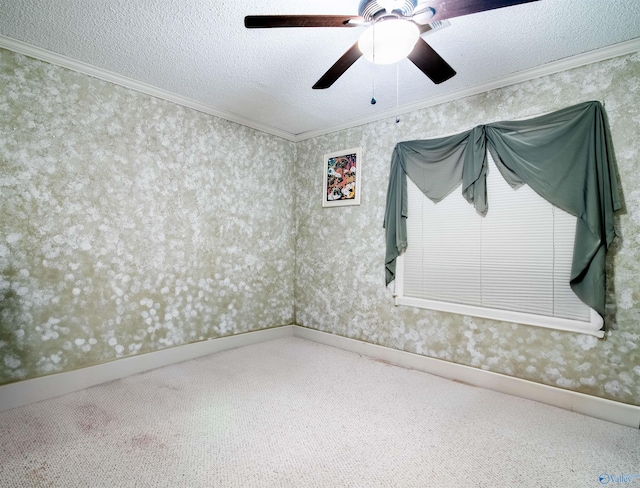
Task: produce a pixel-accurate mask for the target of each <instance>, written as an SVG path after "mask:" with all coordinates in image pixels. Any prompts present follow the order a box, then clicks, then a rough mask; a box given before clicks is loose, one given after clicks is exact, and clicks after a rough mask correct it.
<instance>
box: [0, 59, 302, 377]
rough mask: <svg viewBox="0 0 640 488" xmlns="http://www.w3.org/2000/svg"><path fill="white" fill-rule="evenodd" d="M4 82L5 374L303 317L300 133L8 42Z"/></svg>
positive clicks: (1, 357) (0, 207)
mask: <svg viewBox="0 0 640 488" xmlns="http://www.w3.org/2000/svg"><path fill="white" fill-rule="evenodd" d="M0 86H2V89H0V221H1V225H0V384H3V383H7V382H11V381H15V380H20V379H25V378H32V377H36V376H41V375H43V374H47V373H54V372H61V371H68V370H71V369H75V368H79V367H83V366H87V365H93V364H98V363H102V362H105V361H109V360H112V359H116V358H121V357H125V356H129V355H133V354H139V353H143V352H147V351H153V350H158V349H162V348H165V347H169V346H175V345H179V344H185V343H188V342H193V341H198V340H202V339H206V338H210V337H219V336H225V335H231V334H237V333H241V332H245V331H249V330H254V329H262V328H266V327H273V326H279V325H286V324H291V323H292V322H293V318H294V305H293V285H294V280H293V273H294V253H293V249H294V230H295V229H294V226H293V223H292V222H293V204H294V196H293V194H294V189H295V185H294V181H293V179H292V178H290V177H289V175H288V174H287V173H288V172H287V171H286V168H292V167H293V165H294V164H295V157H294V155H295V145H294V144H293V143H290V142H287V141H284V140H282V139H279V138H277V137H273V136H269V135H266V134H263V133H260V132H257V131H254V130H252V129H248V128H246V127H242V126H240V125H236V124H233V123H230V122H227V121H224V120H221V119H218V118H215V117H212V116H209V115H205V114H202V113H199V112H196V111H193V110H190V109H186V108H184V107H180V106H177V105H174V104H171V103H168V102H164V101H161V100H158V99H155V98H153V97H149V96H146V95H143V94H140V93H136V92H134V91H131V90H127V89H125V88H122V87H119V86H116V85H113V84H110V83H106V82H102V81H99V80H96V79H93V78H90V77H87V76H84V75H82V74H79V73H75V72H72V71H69V70H65V69H62V68H59V67H56V66H52V65H49V64H47V63H43V62H39V61H35V60H33V59H30V58H26V57H24V56H20V55H17V54H14V53H12V52H9V51H5V50H0Z"/></svg>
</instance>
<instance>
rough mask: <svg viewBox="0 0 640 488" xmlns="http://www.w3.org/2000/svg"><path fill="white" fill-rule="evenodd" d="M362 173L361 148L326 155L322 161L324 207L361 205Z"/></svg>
mask: <svg viewBox="0 0 640 488" xmlns="http://www.w3.org/2000/svg"><path fill="white" fill-rule="evenodd" d="M361 171H362V148H361V147H353V148H350V149H343V150H341V151H334V152H331V153H327V154H325V155H324V157H323V159H322V173H323V178H322V180H323V192H322V206H323V207H342V206H347V205H360V193H361V191H362V177H361V174H362V173H361Z"/></svg>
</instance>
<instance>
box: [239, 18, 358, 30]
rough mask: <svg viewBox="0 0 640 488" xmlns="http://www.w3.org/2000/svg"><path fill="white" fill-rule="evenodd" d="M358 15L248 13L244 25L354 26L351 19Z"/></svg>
mask: <svg viewBox="0 0 640 488" xmlns="http://www.w3.org/2000/svg"><path fill="white" fill-rule="evenodd" d="M359 18H360V17H358V16H353V15H351V16H346V15H247V16H246V17H245V18H244V26H245V27H246V28H247V29H268V28H275V27H354V26H355V25H356V24H353V23H350V22H349V21H350V20H354V19H359Z"/></svg>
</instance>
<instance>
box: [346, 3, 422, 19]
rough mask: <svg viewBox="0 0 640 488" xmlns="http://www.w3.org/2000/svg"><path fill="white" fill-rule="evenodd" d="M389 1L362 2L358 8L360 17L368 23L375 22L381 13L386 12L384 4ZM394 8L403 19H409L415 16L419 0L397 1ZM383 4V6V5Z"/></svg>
mask: <svg viewBox="0 0 640 488" xmlns="http://www.w3.org/2000/svg"><path fill="white" fill-rule="evenodd" d="M388 3H389V0H386V1H385V0H362V1H361V2H360V6H359V7H358V15H359V16H360V17H362V18H363V19H364V20H365V21H366V22H371V21H372V20H374V19H375V18H376V17H377V16H378V15H379V14H380V13H381V12H383V13H384V12H385V11H386V8H385V7H384V6H383V5H384V4H388ZM394 3H395V5H394V6H393V11H394V12H397V13H398V14H400V15H402V16H403V17H409V16H410V15H411V14H413V11H414V9H415V8H416V5H417V4H418V2H417V0H396V1H395V2H394ZM381 4H383V5H381Z"/></svg>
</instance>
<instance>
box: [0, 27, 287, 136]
mask: <svg viewBox="0 0 640 488" xmlns="http://www.w3.org/2000/svg"><path fill="white" fill-rule="evenodd" d="M0 48H4V49H8V50H10V51H13V52H16V53H18V54H24V55H25V56H29V57H31V58H35V59H38V60H40V61H46V62H47V63H50V64H54V65H56V66H61V67H63V68H67V69H70V70H72V71H77V72H78V73H82V74H85V75H88V76H91V77H93V78H98V79H99V80H103V81H108V82H110V83H113V84H115V85H120V86H123V87H125V88H129V89H131V90H135V91H137V92H140V93H144V94H146V95H151V96H152V97H155V98H159V99H161V100H166V101H167V102H172V103H175V104H177V105H182V106H183V107H187V108H191V109H193V110H197V111H198V112H203V113H205V114H209V115H213V116H215V117H219V118H221V119H225V120H228V121H229V122H235V123H236V124H240V125H244V126H245V127H249V128H251V129H255V130H258V131H261V132H266V133H267V134H271V135H274V136H277V137H281V138H282V139H287V140H289V141H292V142H295V141H296V136H295V135H294V134H291V133H290V132H286V131H283V130H279V129H276V128H275V127H271V126H269V125H266V124H261V123H259V122H256V121H253V120H250V119H247V118H245V117H242V116H240V115H236V114H233V113H229V112H223V111H220V110H217V109H215V108H213V107H211V106H209V105H206V104H203V103H200V102H197V101H195V100H192V99H190V98H187V97H183V96H181V95H177V94H175V93H172V92H169V91H167V90H163V89H161V88H157V87H155V86H152V85H149V84H147V83H143V82H141V81H137V80H134V79H131V78H127V77H126V76H122V75H119V74H117V73H113V72H112V71H108V70H106V69H102V68H97V67H95V66H92V65H90V64H88V63H84V62H82V61H77V60H75V59H71V58H69V57H67V56H63V55H61V54H57V53H54V52H52V51H48V50H46V49H42V48H40V47H37V46H33V45H31V44H28V43H26V42H23V41H18V40H17V39H13V38H11V37H6V36H2V35H0Z"/></svg>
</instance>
